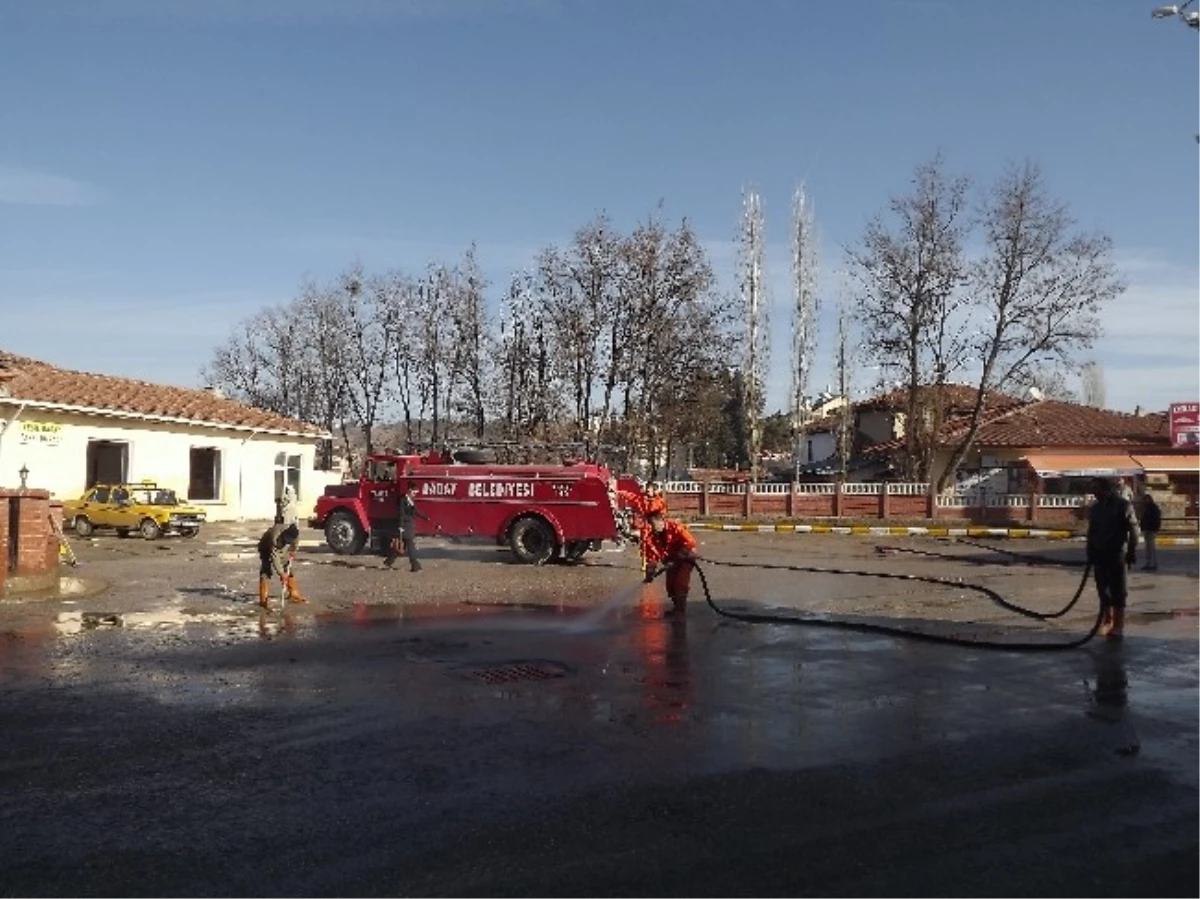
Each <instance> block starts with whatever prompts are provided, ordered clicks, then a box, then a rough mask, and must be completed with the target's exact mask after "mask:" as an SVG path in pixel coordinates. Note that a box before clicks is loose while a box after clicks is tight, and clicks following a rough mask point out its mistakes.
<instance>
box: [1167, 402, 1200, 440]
mask: <svg viewBox="0 0 1200 899" xmlns="http://www.w3.org/2000/svg"><path fill="white" fill-rule="evenodd" d="M1169 414H1170V417H1171V446H1196V445H1197V444H1200V403H1171V409H1170V413H1169Z"/></svg>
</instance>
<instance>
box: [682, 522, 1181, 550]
mask: <svg viewBox="0 0 1200 899" xmlns="http://www.w3.org/2000/svg"><path fill="white" fill-rule="evenodd" d="M685 523H686V524H687V526H688V527H689V528H692V529H695V530H700V531H731V532H743V533H758V534H770V533H776V534H840V535H847V536H868V537H1005V538H1009V539H1026V538H1032V539H1038V540H1070V541H1078V542H1082V541H1083V540H1085V539H1087V538H1086V537H1084V536H1083V535H1079V536H1076V534H1075V533H1074V532H1073V531H1062V530H1051V529H1046V528H949V527H938V526H936V525H935V526H933V527H919V526H913V527H901V526H886V525H883V526H876V527H872V526H870V525H833V524H753V523H749V522H742V523H725V522H721V521H693V522H685ZM1156 545H1157V546H1159V547H1165V546H1197V545H1200V538H1196V537H1165V536H1164V537H1159V538H1158V541H1157V544H1156Z"/></svg>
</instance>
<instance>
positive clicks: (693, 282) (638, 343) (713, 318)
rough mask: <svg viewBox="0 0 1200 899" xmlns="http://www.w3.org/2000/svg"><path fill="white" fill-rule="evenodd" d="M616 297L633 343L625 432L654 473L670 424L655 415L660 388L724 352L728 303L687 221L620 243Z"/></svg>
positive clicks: (649, 227) (713, 364)
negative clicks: (618, 295) (623, 307)
mask: <svg viewBox="0 0 1200 899" xmlns="http://www.w3.org/2000/svg"><path fill="white" fill-rule="evenodd" d="M622 257H623V265H624V272H625V273H624V276H623V278H622V287H621V289H622V294H623V296H622V302H624V303H626V304H627V305H628V308H629V309H630V314H629V317H628V319H627V324H626V327H627V332H626V334H627V337H626V339H627V340H628V341H629V344H628V345H629V346H631V347H632V348H633V351H632V353H631V355H630V356H629V364H628V367H627V370H626V371H625V373H624V383H623V384H622V386H621V391H622V392H623V395H624V421H623V424H624V427H625V432H624V437H625V439H626V442H627V444H628V446H629V447H630V450H631V452H633V451H635V450H637V451H644V452H645V453H646V459H647V461H648V462H649V465H650V467H651V470H652V471H653V472H654V473H657V470H658V466H659V459H660V456H661V450H662V449H663V448H664V447H665V446H666V444H667V443H668V442H669V439H670V429H669V427H668V426H667V423H666V421H665V420H660V418H659V414H658V413H659V403H660V401H661V398H662V397H663V396H664V395H665V394H666V391H668V390H669V389H673V388H674V387H677V386H679V385H684V384H687V383H688V382H689V381H690V380H691V378H692V376H693V375H694V373H696V372H699V371H711V370H713V369H716V368H719V367H720V365H721V362H722V361H723V360H725V359H727V358H728V353H729V351H730V346H729V343H728V333H729V325H730V322H731V313H732V309H731V307H730V304H729V303H728V302H727V301H726V300H725V299H724V298H723V297H721V295H720V294H719V293H718V292H717V291H716V290H715V279H714V277H713V272H712V267H711V266H710V265H709V263H708V258H707V256H706V254H705V253H704V249H703V247H701V245H700V241H699V240H698V238H697V237H696V234H695V232H694V231H693V230H692V229H691V226H690V225H689V224H688V223H687V222H686V221H684V222H682V223H681V224H680V226H679V227H678V228H677V229H676V230H675V231H668V230H667V229H666V228H665V227H664V226H663V225H662V223H661V221H659V220H658V219H657V218H654V219H651V220H649V221H648V222H646V223H644V224H642V225H640V226H638V227H637V228H635V229H634V231H633V233H632V234H631V235H630V236H629V238H628V239H627V240H626V241H625V242H624V252H623V254H622Z"/></svg>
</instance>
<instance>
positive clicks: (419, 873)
mask: <svg viewBox="0 0 1200 899" xmlns="http://www.w3.org/2000/svg"><path fill="white" fill-rule="evenodd" d="M231 597H232V598H231ZM662 605H663V604H662V598H661V595H659V594H657V593H656V592H654V590H653V588H645V589H642V588H640V587H639V588H638V589H636V590H630V591H628V595H627V596H626V597H624V598H623V600H622V601H621V602H619V603H613V604H611V606H609V607H607V608H604V609H602V610H601V611H600V612H597V610H596V608H595V607H587V608H584V607H574V606H571V605H568V604H565V603H562V604H559V605H557V606H548V607H547V606H538V605H508V606H505V605H499V604H494V605H480V604H476V603H445V602H443V603H436V604H432V603H431V604H426V605H421V604H410V605H403V604H396V603H375V602H361V603H348V604H346V606H345V607H343V608H336V609H325V610H318V611H315V612H308V611H304V610H302V611H300V612H295V611H292V610H290V609H289V610H288V611H286V612H283V613H280V612H278V611H275V612H270V613H264V612H262V611H260V610H258V609H257V607H256V606H255V605H254V602H253V598H251V597H245V596H242V595H241V594H236V593H234V592H233V591H228V592H227V593H223V594H221V595H216V594H211V595H209V594H203V593H196V592H185V591H182V590H181V591H179V593H178V594H177V597H176V598H175V599H173V600H171V601H169V602H165V603H162V604H160V605H159V606H158V607H156V608H153V609H150V610H145V611H123V612H112V613H107V612H105V611H104V610H103V609H102V608H98V607H96V606H95V604H93V606H92V607H89V609H88V611H86V612H85V611H75V610H72V609H71V608H70V607H69V606H68V607H55V608H54V609H53V610H47V611H45V612H42V611H40V610H39V609H36V608H31V609H25V610H23V611H22V613H21V614H20V615H19V616H17V618H15V619H14V620H12V621H10V622H9V623H8V624H7V625H6V628H7V629H6V630H5V632H4V634H3V637H2V638H0V697H2V699H3V708H4V709H5V711H4V716H3V721H2V722H0V723H2V724H3V726H4V729H5V731H4V732H5V733H6V737H7V741H6V742H7V745H6V747H5V749H4V750H3V751H2V752H0V787H3V789H4V790H5V795H6V797H7V800H6V807H5V809H4V810H3V811H0V833H4V834H6V836H0V851H3V853H4V855H5V857H6V858H8V859H17V861H16V862H15V863H13V864H11V865H9V866H8V867H7V874H6V875H5V876H6V878H7V880H6V881H5V882H4V883H3V886H4V887H5V889H4V890H3V892H5V893H12V892H15V893H39V892H49V893H56V892H72V891H76V892H79V893H87V892H96V893H116V894H123V893H129V892H151V893H169V892H184V893H191V894H207V893H222V894H231V893H232V894H239V893H250V892H253V893H255V894H257V895H277V894H292V895H302V894H303V895H308V894H316V893H320V894H324V895H329V894H344V893H353V894H359V895H365V894H373V893H389V894H396V893H408V894H449V895H471V894H478V893H485V894H531V893H532V894H553V895H578V894H593V895H594V894H601V893H608V892H614V893H618V894H621V893H626V894H628V893H634V894H657V893H664V894H680V895H682V894H687V895H708V894H713V893H714V892H715V893H718V894H731V893H735V894H736V893H753V894H755V895H777V894H791V895H795V894H798V893H804V892H817V893H827V894H856V893H857V894H863V893H866V894H872V893H891V894H896V893H904V892H925V893H939V892H956V893H959V894H962V895H978V894H991V893H996V892H999V893H1021V892H1030V891H1033V892H1047V893H1056V892H1071V891H1072V889H1071V888H1070V885H1071V884H1075V885H1078V884H1080V883H1085V882H1086V883H1088V884H1089V888H1088V889H1089V891H1090V892H1092V893H1094V894H1096V895H1103V894H1105V893H1106V892H1109V890H1108V889H1107V887H1111V888H1112V891H1116V892H1120V891H1127V892H1128V891H1130V889H1131V888H1137V889H1134V890H1133V892H1137V891H1138V889H1140V890H1141V891H1142V892H1143V893H1144V892H1145V891H1150V892H1157V893H1171V892H1172V890H1174V889H1175V888H1176V887H1177V886H1178V885H1179V884H1180V883H1184V882H1187V877H1189V876H1191V872H1193V871H1194V869H1195V851H1194V850H1195V823H1196V795H1197V794H1196V788H1197V777H1196V765H1195V761H1196V747H1197V739H1196V737H1197V678H1196V667H1195V662H1196V639H1195V632H1194V626H1193V624H1192V622H1191V621H1189V620H1187V619H1179V618H1171V619H1166V618H1164V619H1161V620H1155V621H1151V622H1146V623H1145V625H1144V628H1143V629H1142V630H1141V631H1140V632H1139V635H1137V636H1131V637H1130V638H1129V639H1127V640H1126V641H1125V643H1124V644H1123V645H1111V644H1110V645H1101V644H1098V643H1097V644H1093V645H1090V646H1089V647H1087V648H1086V649H1085V650H1083V651H1078V652H1070V653H1059V654H1052V655H1049V656H1046V655H1040V656H1033V655H1021V654H1003V653H1001V654H997V653H986V652H982V651H971V650H969V649H968V650H963V649H955V648H950V647H937V646H929V645H925V644H917V643H912V642H907V641H904V640H897V639H891V638H876V637H870V638H864V637H863V636H861V635H856V634H852V633H841V632H837V631H830V630H818V629H811V628H804V627H782V626H762V625H759V626H754V625H744V624H740V623H736V622H730V621H726V620H721V619H717V618H715V617H714V616H712V615H711V614H710V613H709V611H708V610H707V609H706V608H704V607H703V606H697V607H694V608H693V609H692V610H691V612H690V614H689V616H688V618H687V620H686V621H670V620H664V619H663V618H662V615H661V610H662ZM1135 833H1136V834H1141V835H1142V836H1139V837H1137V838H1133V839H1131V838H1130V836H1129V835H1130V834H1135ZM1107 842H1116V843H1117V844H1119V845H1120V851H1119V852H1117V851H1114V852H1113V853H1111V854H1110V855H1108V856H1105V857H1104V859H1102V860H1101V861H1099V862H1097V861H1096V859H1095V858H1094V857H1093V855H1094V853H1093V852H1092V848H1093V847H1095V846H1096V845H1097V844H1106V843H1107ZM180 845H187V846H188V853H186V854H181V853H180V852H178V851H177V847H178V846H180ZM156 853H165V854H164V855H162V856H161V860H159V861H157V862H155V863H154V864H150V865H147V863H146V859H147V858H148V857H158V856H156ZM1096 870H1100V871H1102V873H1103V874H1104V880H1103V883H1102V884H1100V885H1097V883H1096V881H1095V879H1094V877H1093V874H1094V872H1095V871H1096ZM1190 886H1194V878H1193V881H1192V882H1191V883H1190ZM1074 891H1076V892H1077V891H1078V890H1077V889H1075V890H1074ZM1131 894H1132V893H1131Z"/></svg>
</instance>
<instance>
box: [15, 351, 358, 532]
mask: <svg viewBox="0 0 1200 899" xmlns="http://www.w3.org/2000/svg"><path fill="white" fill-rule="evenodd" d="M331 438H332V435H331V434H329V433H328V432H326V431H325V430H324V429H322V428H319V427H316V426H314V425H311V424H309V423H307V422H302V421H297V420H295V419H291V418H288V417H286V416H282V415H278V414H276V413H274V412H270V411H267V410H264V409H256V408H254V407H251V406H247V405H245V404H243V403H239V402H236V401H234V400H232V399H228V398H225V397H223V396H221V395H220V394H219V393H216V392H214V391H211V390H203V389H191V388H184V387H172V386H167V385H163V384H153V383H150V382H147V381H138V380H133V379H130V378H116V377H112V376H109V375H101V374H93V373H89V372H80V371H72V370H69V369H64V368H58V367H56V366H53V365H50V364H48V363H45V362H40V361H38V360H35V359H28V358H24V357H21V356H15V355H12V354H9V353H5V352H3V351H0V486H4V487H18V486H20V481H19V475H20V473H21V472H24V473H25V475H26V478H27V486H29V487H31V488H33V487H36V488H41V489H45V490H49V491H51V494H52V495H53V496H54V497H55V498H56V499H59V500H62V499H74V498H76V497H78V496H79V495H80V494H81V493H82V492H83V491H84V490H86V489H87V488H88V487H90V486H92V485H93V484H96V483H120V482H140V481H143V480H153V481H155V482H156V483H157V484H158V485H159V486H161V487H165V488H170V489H173V490H175V492H176V494H177V495H178V496H179V497H180V498H181V499H183V498H186V499H187V500H188V501H189V502H191V503H192V504H195V505H199V506H202V507H204V508H205V510H206V512H207V513H208V514H207V519H208V520H209V521H223V520H224V521H230V520H244V519H269V518H272V517H273V516H274V514H275V508H276V507H275V501H276V499H277V498H278V497H279V496H281V495H282V493H283V491H284V487H285V486H288V485H290V486H291V487H292V488H293V490H295V492H296V494H297V496H298V498H299V500H300V503H301V505H302V506H303V505H307V504H311V503H313V502H315V501H316V497H317V496H318V495H319V494H320V493H321V492H322V491H323V490H324V488H325V486H326V485H327V484H329V483H336V482H338V481H340V480H341V474H340V472H335V471H329V470H322V469H327V466H326V465H324V464H322V463H323V462H324V461H325V460H327V459H329V457H330V455H331V454H330V453H329V452H328V449H329V446H330V441H331Z"/></svg>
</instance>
